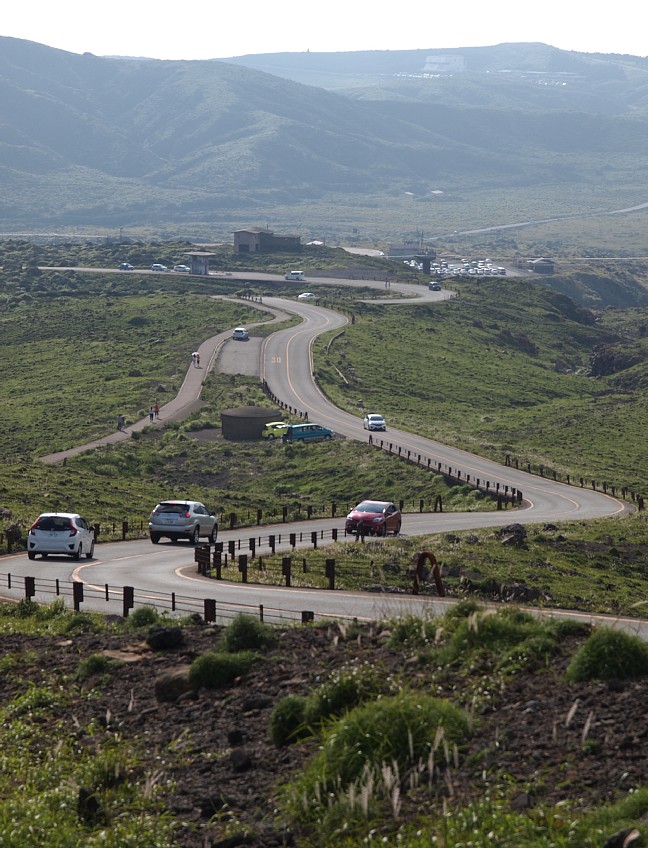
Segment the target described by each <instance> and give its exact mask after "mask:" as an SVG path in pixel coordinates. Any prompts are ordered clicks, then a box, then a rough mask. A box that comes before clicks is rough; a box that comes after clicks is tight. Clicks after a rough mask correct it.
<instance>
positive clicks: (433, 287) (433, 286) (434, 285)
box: [428, 280, 441, 291]
mask: <svg viewBox="0 0 648 848" xmlns="http://www.w3.org/2000/svg"><path fill="white" fill-rule="evenodd" d="M428 288H429V290H430V291H441V283H436V282H435V281H434V280H433V281H432V282H431V283H428Z"/></svg>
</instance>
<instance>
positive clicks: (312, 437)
mask: <svg viewBox="0 0 648 848" xmlns="http://www.w3.org/2000/svg"><path fill="white" fill-rule="evenodd" d="M334 435H335V433H334V432H333V430H329V428H328V427H322V425H321V424H289V425H288V426H287V427H286V429H285V430H284V432H283V433H282V436H281V438H282V439H283V441H284V442H318V441H321V440H322V439H327V440H328V439H332V438H333V436H334Z"/></svg>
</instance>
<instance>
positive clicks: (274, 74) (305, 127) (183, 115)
mask: <svg viewBox="0 0 648 848" xmlns="http://www.w3.org/2000/svg"><path fill="white" fill-rule="evenodd" d="M452 55H454V56H458V55H461V57H462V61H461V65H462V70H461V72H457V73H452V74H446V75H437V74H434V73H431V72H429V73H424V72H423V71H424V69H425V67H426V63H427V67H428V69H429V68H430V67H432V66H433V65H434V61H433V60H432V61H431V60H430V57H434V56H437V57H443V56H452ZM451 65H452V63H451ZM560 74H568V75H571V76H569V77H568V82H566V80H565V79H561V78H560V76H559V75H560ZM557 75H558V76H557ZM306 78H308V79H310V80H313V79H318V80H319V81H320V83H321V84H319V85H318V86H314V85H313V84H312V83H309V84H305V80H306ZM331 78H334V79H335V81H336V85H335V86H333V88H334V89H335V90H329V89H330V88H331V87H330V86H327V85H325V84H324V83H325V82H326V79H331ZM563 83H565V84H563ZM647 110H648V60H646V59H641V58H639V57H626V56H602V55H598V54H597V55H590V54H578V53H570V52H565V51H560V50H557V49H555V48H552V47H548V46H547V45H541V44H531V45H528V44H527V45H512V44H508V45H497V46H494V47H485V48H466V49H465V50H461V51H458V50H456V49H453V50H428V51H422V50H416V51H394V52H392V51H371V52H368V53H365V52H359V53H341V54H311V53H308V52H305V53H292V54H267V55H263V56H246V57H236V58H233V59H228V60H209V61H206V60H203V61H161V60H153V59H127V58H102V57H97V56H94V55H92V54H83V55H78V54H73V53H68V52H66V51H62V50H57V49H54V48H50V47H46V46H44V45H40V44H36V43H34V42H29V41H23V40H20V39H14V38H6V37H4V38H0V188H1V189H2V200H1V201H0V226H1V227H2V229H3V230H10V229H11V228H12V227H13V228H15V227H16V226H25V227H28V226H32V227H47V226H58V227H61V226H81V225H88V224H89V223H90V224H92V225H93V226H97V227H101V226H104V227H111V226H121V225H122V224H124V223H125V222H126V223H130V222H132V225H133V226H138V225H147V226H150V227H153V228H158V229H159V228H164V227H172V226H174V225H177V224H178V223H179V222H182V223H184V224H187V223H190V222H191V221H201V222H204V221H209V220H212V219H214V220H220V221H221V222H222V226H224V227H225V228H226V229H227V228H230V229H231V227H232V226H233V225H234V224H236V223H237V222H238V221H246V222H247V223H254V222H255V221H256V220H258V217H257V218H256V219H255V218H254V215H257V216H258V212H259V210H264V209H272V207H273V206H278V205H284V206H289V207H295V208H297V207H299V206H301V205H304V204H312V203H322V202H327V203H328V202H335V203H337V204H340V203H344V199H345V198H347V199H351V198H357V197H359V196H362V197H376V198H389V197H390V196H394V195H399V196H402V193H403V192H404V191H408V190H412V191H413V192H415V193H419V194H424V193H425V192H426V191H428V190H433V189H434V188H435V187H436V186H437V185H438V184H439V183H440V182H443V181H447V182H452V183H453V184H454V185H456V186H459V187H461V186H462V185H468V184H470V185H471V186H473V187H474V186H477V187H478V186H492V185H501V186H502V187H506V186H507V185H528V186H529V188H530V189H532V187H533V186H534V185H536V184H540V183H543V182H547V181H551V180H554V181H555V180H560V179H565V178H569V179H576V180H580V181H584V182H586V181H588V180H591V179H594V178H597V179H598V174H599V172H600V169H601V168H605V169H607V170H608V171H609V169H611V168H612V169H614V168H616V167H619V168H620V169H621V170H623V169H625V168H626V167H627V160H628V158H631V159H632V160H633V161H635V162H636V163H637V164H636V165H635V166H634V167H635V168H636V169H637V172H639V171H641V169H642V168H644V167H645V164H646V156H647V151H646V149H645V148H646V145H645V139H646V130H647V123H646V121H647ZM263 214H264V213H263V211H261V215H263Z"/></svg>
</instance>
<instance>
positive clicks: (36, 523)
mask: <svg viewBox="0 0 648 848" xmlns="http://www.w3.org/2000/svg"><path fill="white" fill-rule="evenodd" d="M37 528H38V521H34V523H33V524H32V526H31V527H30V528H29V532H30V533H33V532H34V530H36V529H37Z"/></svg>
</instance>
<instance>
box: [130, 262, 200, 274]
mask: <svg viewBox="0 0 648 848" xmlns="http://www.w3.org/2000/svg"><path fill="white" fill-rule="evenodd" d="M119 270H120V271H134V270H135V266H134V265H131V263H130V262H121V263H120V265H119ZM150 270H151V271H168V270H169V269H168V268H167V266H166V265H162V263H161V262H154V263H153V264H152V265H151V267H150ZM173 270H174V271H177V272H178V273H179V274H189V273H190V272H191V268H190V267H189V266H188V265H174V266H173Z"/></svg>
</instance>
